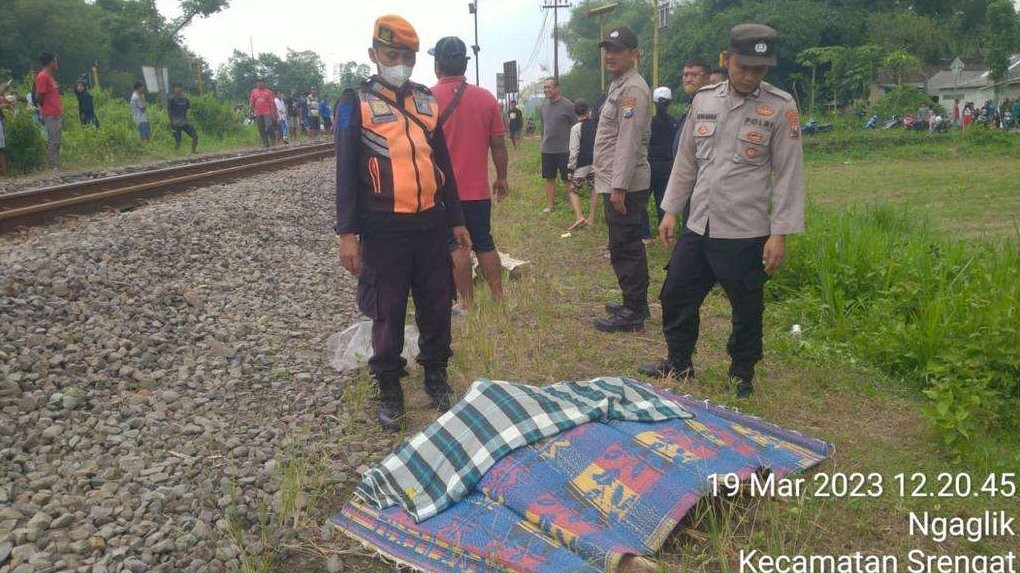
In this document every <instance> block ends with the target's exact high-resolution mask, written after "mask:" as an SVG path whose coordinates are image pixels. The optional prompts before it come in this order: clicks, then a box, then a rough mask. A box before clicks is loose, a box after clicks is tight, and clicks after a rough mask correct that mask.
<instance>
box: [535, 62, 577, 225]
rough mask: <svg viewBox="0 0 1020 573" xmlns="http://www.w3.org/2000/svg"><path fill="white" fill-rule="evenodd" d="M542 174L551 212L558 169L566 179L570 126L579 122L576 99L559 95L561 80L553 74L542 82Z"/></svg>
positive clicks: (547, 205)
mask: <svg viewBox="0 0 1020 573" xmlns="http://www.w3.org/2000/svg"><path fill="white" fill-rule="evenodd" d="M542 91H543V92H544V93H545V102H543V103H542V178H543V179H545V209H543V210H542V212H543V213H549V212H551V211H552V209H553V200H554V199H556V172H557V171H558V172H559V174H560V179H562V180H563V182H564V184H566V182H567V160H568V159H569V156H570V128H571V127H573V125H574V124H575V123H577V115H575V114H574V103H573V102H571V101H570V100H568V99H566V98H564V97H562V96H561V95H560V83H559V82H558V81H556V80H555V79H553V78H549V79H547V80H545V84H544V85H543V86H542Z"/></svg>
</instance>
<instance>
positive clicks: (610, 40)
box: [599, 26, 638, 50]
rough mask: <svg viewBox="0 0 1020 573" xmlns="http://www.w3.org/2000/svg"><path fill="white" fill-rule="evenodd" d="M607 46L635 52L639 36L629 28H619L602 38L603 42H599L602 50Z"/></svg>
mask: <svg viewBox="0 0 1020 573" xmlns="http://www.w3.org/2000/svg"><path fill="white" fill-rule="evenodd" d="M607 46H613V47H616V48H624V49H628V50H633V49H635V48H637V47H638V40H637V34H635V33H634V31H633V30H631V29H630V28H629V27H627V26H617V27H616V28H613V29H612V30H610V31H609V33H608V34H606V37H605V38H602V41H601V42H599V47H600V48H605V47H607Z"/></svg>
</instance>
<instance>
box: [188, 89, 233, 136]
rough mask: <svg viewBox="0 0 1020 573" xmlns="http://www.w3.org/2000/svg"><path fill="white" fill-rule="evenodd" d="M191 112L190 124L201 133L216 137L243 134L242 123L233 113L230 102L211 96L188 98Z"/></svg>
mask: <svg viewBox="0 0 1020 573" xmlns="http://www.w3.org/2000/svg"><path fill="white" fill-rule="evenodd" d="M188 99H190V100H191V110H190V111H189V112H188V114H189V116H190V119H191V123H192V124H193V125H194V126H195V127H196V128H197V129H198V130H199V132H201V133H207V134H210V135H214V136H216V137H226V136H234V135H240V134H241V133H243V132H244V123H243V121H242V120H241V118H239V117H237V115H236V114H235V113H234V108H233V106H231V105H230V102H228V101H224V100H221V99H219V98H217V97H216V96H214V95H212V94H205V95H201V96H197V97H190V98H188Z"/></svg>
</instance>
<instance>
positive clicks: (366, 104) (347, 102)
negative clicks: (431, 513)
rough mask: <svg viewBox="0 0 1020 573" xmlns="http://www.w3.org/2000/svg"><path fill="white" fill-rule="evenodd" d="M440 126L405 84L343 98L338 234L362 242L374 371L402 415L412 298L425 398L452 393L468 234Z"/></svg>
mask: <svg viewBox="0 0 1020 573" xmlns="http://www.w3.org/2000/svg"><path fill="white" fill-rule="evenodd" d="M387 18H395V17H387ZM400 22H402V23H403V24H405V25H406V26H407V27H408V28H409V29H410V30H412V33H413V28H410V25H409V24H406V22H404V21H403V20H402V19H401V20H400ZM378 28H379V26H378V23H377V29H378ZM414 38H415V46H414V47H415V49H416V48H417V37H416V36H415V37H414ZM438 119H439V106H438V104H437V102H436V99H435V98H434V97H433V96H432V93H431V92H430V91H429V89H428V88H426V87H425V86H422V85H419V84H415V83H413V82H410V81H408V82H407V83H406V84H405V85H404V86H403V87H402V88H401V89H400V90H399V91H394V90H393V88H391V87H390V86H388V85H387V84H385V83H383V82H382V81H380V80H379V78H378V77H377V76H374V77H373V78H371V79H369V80H367V81H366V82H364V83H363V84H361V86H360V87H358V89H356V90H352V89H349V90H347V91H345V92H344V93H343V95H342V96H341V98H340V101H339V102H338V104H337V130H336V134H337V135H336V150H337V164H336V169H337V173H336V179H337V192H336V212H337V226H336V232H337V234H346V233H356V234H358V235H359V237H360V240H361V248H362V261H361V275H360V276H359V278H358V308H359V309H360V310H361V312H363V313H364V314H365V315H366V316H368V317H369V318H371V319H372V357H371V359H369V361H368V365H369V371H370V372H371V373H372V375H373V377H375V379H376V380H377V381H378V383H379V387H380V393H381V396H382V398H383V400H384V401H385V400H386V399H387V396H389V397H390V398H391V399H393V400H397V399H398V397H399V403H400V409H401V410H402V407H403V406H402V405H403V396H402V393H401V390H400V375H401V373H402V371H403V369H404V366H405V361H404V359H403V358H402V357H401V352H402V351H403V346H404V320H405V316H406V313H407V297H408V293H409V292H410V294H411V296H413V297H414V304H415V318H416V320H417V324H418V330H419V332H420V336H419V347H420V353H419V355H418V358H417V361H418V362H419V363H420V364H421V365H422V366H423V367H424V368H425V372H426V387H427V389H428V380H429V376H430V373H435V374H436V375H437V376H438V375H441V378H442V384H443V385H444V386H445V384H446V366H447V362H448V360H449V358H450V356H452V352H451V350H450V342H451V334H450V305H451V302H452V300H453V277H452V266H451V260H450V253H449V248H448V233H449V229H450V228H452V227H457V226H462V225H463V224H464V215H463V212H462V210H461V205H460V201H459V199H458V196H457V187H456V182H455V180H454V176H453V167H452V165H451V163H450V158H449V155H448V152H447V148H446V143H445V140H444V138H443V134H442V131H441V128H437V126H436V123H437V121H438ZM430 394H432V392H430ZM433 397H434V398H435V396H433ZM380 416H381V417H382V414H380ZM383 423H384V425H387V423H386V422H385V421H384V422H383Z"/></svg>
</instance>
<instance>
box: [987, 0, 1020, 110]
mask: <svg viewBox="0 0 1020 573" xmlns="http://www.w3.org/2000/svg"><path fill="white" fill-rule="evenodd" d="M985 21H986V22H987V23H988V30H987V32H985V49H984V56H985V64H986V65H987V66H988V70H989V71H990V72H991V73H990V74H989V75H990V76H991V78H992V80H993V81H995V82H996V83H998V82H1000V81H1002V80H1003V79H1004V78H1005V77H1006V70H1007V68H1008V67H1009V56H1010V54H1012V53H1013V51H1014V50H1015V49H1016V48H1017V45H1018V44H1020V31H1018V29H1017V16H1016V12H1015V11H1014V10H1013V4H1012V3H1011V2H1010V1H1009V0H995V2H992V3H991V4H989V5H988V10H987V17H986V18H985ZM995 92H996V97H998V86H996V88H995Z"/></svg>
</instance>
